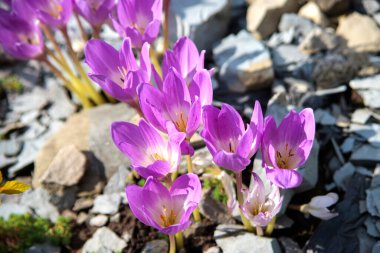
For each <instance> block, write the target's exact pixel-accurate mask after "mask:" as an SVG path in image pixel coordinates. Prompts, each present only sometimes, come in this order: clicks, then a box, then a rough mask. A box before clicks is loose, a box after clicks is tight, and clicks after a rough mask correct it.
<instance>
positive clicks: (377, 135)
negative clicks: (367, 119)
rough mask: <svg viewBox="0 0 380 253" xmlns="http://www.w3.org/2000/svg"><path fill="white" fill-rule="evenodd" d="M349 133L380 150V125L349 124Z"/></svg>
mask: <svg viewBox="0 0 380 253" xmlns="http://www.w3.org/2000/svg"><path fill="white" fill-rule="evenodd" d="M350 132H352V133H355V134H357V135H359V136H361V137H363V138H364V140H366V141H368V142H369V143H370V144H371V145H373V146H374V147H377V148H380V125H379V124H367V125H359V124H351V125H350Z"/></svg>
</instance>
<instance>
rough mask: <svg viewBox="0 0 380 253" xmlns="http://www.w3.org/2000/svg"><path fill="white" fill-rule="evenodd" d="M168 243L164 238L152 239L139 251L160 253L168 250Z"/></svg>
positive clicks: (142, 252)
mask: <svg viewBox="0 0 380 253" xmlns="http://www.w3.org/2000/svg"><path fill="white" fill-rule="evenodd" d="M168 250H169V245H168V243H167V242H166V241H165V240H153V241H150V242H148V243H147V244H146V245H145V246H144V248H143V249H142V251H141V253H162V252H168Z"/></svg>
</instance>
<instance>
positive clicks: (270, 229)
mask: <svg viewBox="0 0 380 253" xmlns="http://www.w3.org/2000/svg"><path fill="white" fill-rule="evenodd" d="M274 225H276V217H273V219H272V220H271V221H270V222H269V224H268V226H267V228H266V229H265V235H266V236H271V234H272V233H273V230H274Z"/></svg>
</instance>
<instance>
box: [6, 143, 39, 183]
mask: <svg viewBox="0 0 380 253" xmlns="http://www.w3.org/2000/svg"><path fill="white" fill-rule="evenodd" d="M37 152H38V147H36V146H35V145H34V144H33V143H32V142H30V141H26V142H25V143H24V147H23V149H22V151H21V153H20V155H19V156H18V157H17V163H15V164H14V165H12V166H11V167H10V168H9V169H8V175H9V176H10V177H13V176H14V175H15V174H16V173H17V172H19V171H21V170H22V169H24V168H25V167H27V166H29V165H30V164H32V163H33V161H34V159H35V158H36V156H37Z"/></svg>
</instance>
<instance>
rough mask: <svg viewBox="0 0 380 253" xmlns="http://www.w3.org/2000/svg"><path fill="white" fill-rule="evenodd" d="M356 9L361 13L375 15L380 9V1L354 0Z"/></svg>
mask: <svg viewBox="0 0 380 253" xmlns="http://www.w3.org/2000/svg"><path fill="white" fill-rule="evenodd" d="M353 5H354V8H355V10H357V11H359V12H360V13H364V14H369V15H373V14H375V13H376V12H379V11H380V3H379V2H378V1H377V0H354V1H353Z"/></svg>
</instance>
